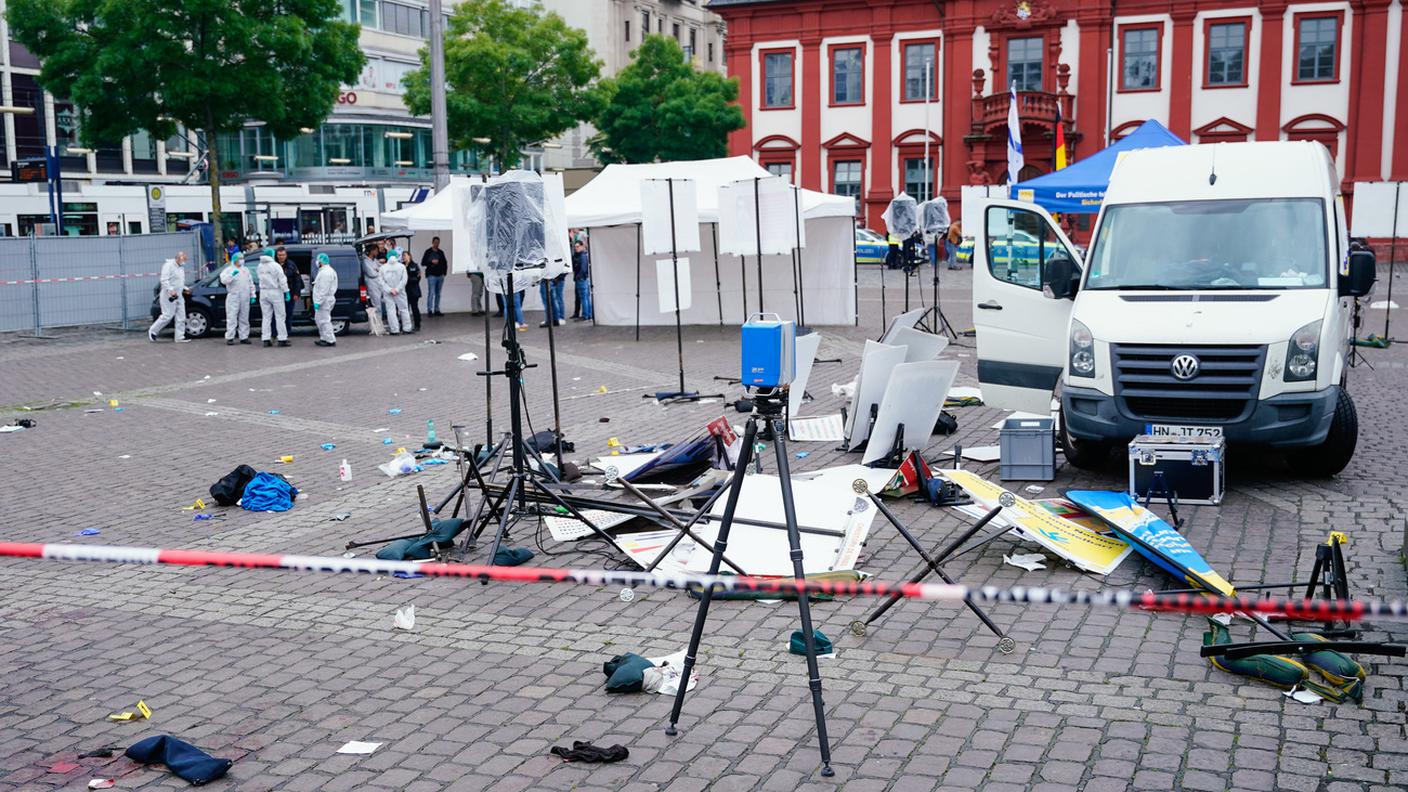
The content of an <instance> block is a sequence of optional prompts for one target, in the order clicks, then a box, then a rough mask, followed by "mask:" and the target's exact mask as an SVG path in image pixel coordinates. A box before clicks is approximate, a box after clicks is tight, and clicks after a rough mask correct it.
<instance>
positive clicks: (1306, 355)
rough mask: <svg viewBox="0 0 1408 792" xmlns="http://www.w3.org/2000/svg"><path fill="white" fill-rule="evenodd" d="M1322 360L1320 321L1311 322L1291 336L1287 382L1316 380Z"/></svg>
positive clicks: (1287, 359) (1288, 349) (1287, 355)
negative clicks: (1316, 372)
mask: <svg viewBox="0 0 1408 792" xmlns="http://www.w3.org/2000/svg"><path fill="white" fill-rule="evenodd" d="M1319 360H1320V320H1318V319H1317V320H1316V321H1314V322H1311V323H1310V324H1308V325H1306V326H1305V327H1302V328H1301V329H1299V330H1297V331H1295V332H1294V333H1292V334H1291V343H1289V344H1287V345H1286V376H1285V379H1286V382H1306V381H1309V380H1313V379H1315V371H1316V369H1317V368H1318V363H1319Z"/></svg>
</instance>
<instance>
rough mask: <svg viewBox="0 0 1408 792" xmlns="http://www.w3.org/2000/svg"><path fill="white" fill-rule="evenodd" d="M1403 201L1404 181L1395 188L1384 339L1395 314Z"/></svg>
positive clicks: (1389, 245)
mask: <svg viewBox="0 0 1408 792" xmlns="http://www.w3.org/2000/svg"><path fill="white" fill-rule="evenodd" d="M1402 202H1403V182H1399V183H1398V185H1397V186H1396V187H1394V188H1393V226H1392V228H1391V230H1392V232H1393V233H1392V234H1391V235H1390V237H1389V243H1388V297H1387V299H1386V300H1385V304H1384V340H1385V341H1387V340H1388V320H1389V319H1390V318H1391V317H1392V316H1393V258H1394V256H1396V255H1398V206H1399V204H1401V203H1402Z"/></svg>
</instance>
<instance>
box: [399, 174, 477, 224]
mask: <svg viewBox="0 0 1408 792" xmlns="http://www.w3.org/2000/svg"><path fill="white" fill-rule="evenodd" d="M469 183H470V178H469V177H468V176H451V177H450V189H447V190H441V191H440V192H438V193H435V194H434V195H432V196H430V197H429V198H426V199H425V200H424V201H421V202H420V203H416V204H411V205H410V206H407V207H405V208H402V209H397V210H395V211H392V212H382V213H381V226H382V228H404V229H406V230H408V231H449V230H450V227H451V223H450V216H451V214H452V212H451V210H450V204H451V203H452V202H453V199H452V198H451V196H450V192H451V190H454V189H456V188H463V187H468V186H469Z"/></svg>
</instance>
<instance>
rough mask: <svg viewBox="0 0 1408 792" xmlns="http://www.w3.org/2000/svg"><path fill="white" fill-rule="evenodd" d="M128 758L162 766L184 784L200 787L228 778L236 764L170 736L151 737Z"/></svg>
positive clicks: (133, 748)
mask: <svg viewBox="0 0 1408 792" xmlns="http://www.w3.org/2000/svg"><path fill="white" fill-rule="evenodd" d="M127 758H128V759H131V760H132V761H134V762H140V763H142V764H153V763H159V764H164V765H166V767H167V769H168V770H170V771H171V772H173V773H175V774H176V775H177V777H179V778H181V779H182V780H184V781H189V782H191V783H192V784H195V785H196V786H200V785H201V784H206V783H209V782H211V781H214V780H215V779H217V778H219V777H221V776H223V775H225V772H226V771H228V770H229V769H230V765H232V764H234V762H232V761H230V760H229V759H216V758H215V757H213V756H211V755H210V754H208V753H206V752H205V751H202V750H201V749H199V748H197V747H195V746H194V745H191V744H190V743H188V742H183V741H181V740H178V739H176V738H175V737H171V736H169V735H165V734H163V735H161V736H159V737H148V738H146V739H145V740H142V741H140V742H137V743H135V744H133V745H132V747H130V748H128V749H127Z"/></svg>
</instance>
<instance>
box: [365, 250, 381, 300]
mask: <svg viewBox="0 0 1408 792" xmlns="http://www.w3.org/2000/svg"><path fill="white" fill-rule="evenodd" d="M362 281H363V282H364V283H365V284H366V286H367V299H368V300H370V301H371V304H372V310H373V311H376V312H377V313H381V298H382V296H383V292H382V289H383V286H384V284H383V283H382V280H381V262H380V261H377V260H376V259H374V258H372V257H371V256H363V257H362Z"/></svg>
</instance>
